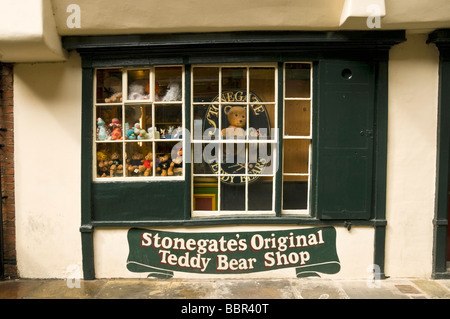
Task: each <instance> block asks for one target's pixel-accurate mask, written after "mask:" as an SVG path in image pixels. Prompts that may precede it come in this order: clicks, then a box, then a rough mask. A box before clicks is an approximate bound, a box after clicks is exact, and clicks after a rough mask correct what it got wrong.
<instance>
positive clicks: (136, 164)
mask: <svg viewBox="0 0 450 319" xmlns="http://www.w3.org/2000/svg"><path fill="white" fill-rule="evenodd" d="M143 157H144V156H143V155H142V154H141V153H138V152H136V153H134V154H133V156H132V157H131V160H130V161H129V165H128V172H129V174H130V175H131V176H135V175H138V176H139V175H140V173H142V172H144V171H145V167H144V161H143V160H142V158H143Z"/></svg>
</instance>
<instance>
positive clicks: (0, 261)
mask: <svg viewBox="0 0 450 319" xmlns="http://www.w3.org/2000/svg"><path fill="white" fill-rule="evenodd" d="M3 146H4V145H3V144H0V148H3ZM1 176H2V174H1V165H0V192H1V185H2V182H1ZM3 252H4V250H3V196H1V197H0V280H4V279H5V262H4V253H3Z"/></svg>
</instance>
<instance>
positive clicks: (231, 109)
mask: <svg viewBox="0 0 450 319" xmlns="http://www.w3.org/2000/svg"><path fill="white" fill-rule="evenodd" d="M224 113H225V115H226V116H227V119H228V123H229V126H228V127H227V128H224V129H222V136H230V137H234V136H245V130H244V127H245V125H246V124H247V109H246V108H245V107H243V106H231V105H227V106H225V108H224Z"/></svg>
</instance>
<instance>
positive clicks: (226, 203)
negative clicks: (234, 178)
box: [220, 182, 246, 211]
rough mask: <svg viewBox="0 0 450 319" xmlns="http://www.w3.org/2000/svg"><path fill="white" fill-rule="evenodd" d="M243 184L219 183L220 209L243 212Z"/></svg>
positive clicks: (244, 196)
mask: <svg viewBox="0 0 450 319" xmlns="http://www.w3.org/2000/svg"><path fill="white" fill-rule="evenodd" d="M245 198H246V195H245V183H242V184H237V183H234V184H228V183H223V182H222V183H220V209H221V210H230V211H245Z"/></svg>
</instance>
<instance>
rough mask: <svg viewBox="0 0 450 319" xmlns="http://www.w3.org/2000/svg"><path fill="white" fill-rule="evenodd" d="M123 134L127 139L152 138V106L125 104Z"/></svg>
mask: <svg viewBox="0 0 450 319" xmlns="http://www.w3.org/2000/svg"><path fill="white" fill-rule="evenodd" d="M125 136H126V139H128V140H135V139H137V140H146V139H151V138H153V129H152V106H151V105H142V106H141V105H127V106H125Z"/></svg>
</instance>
